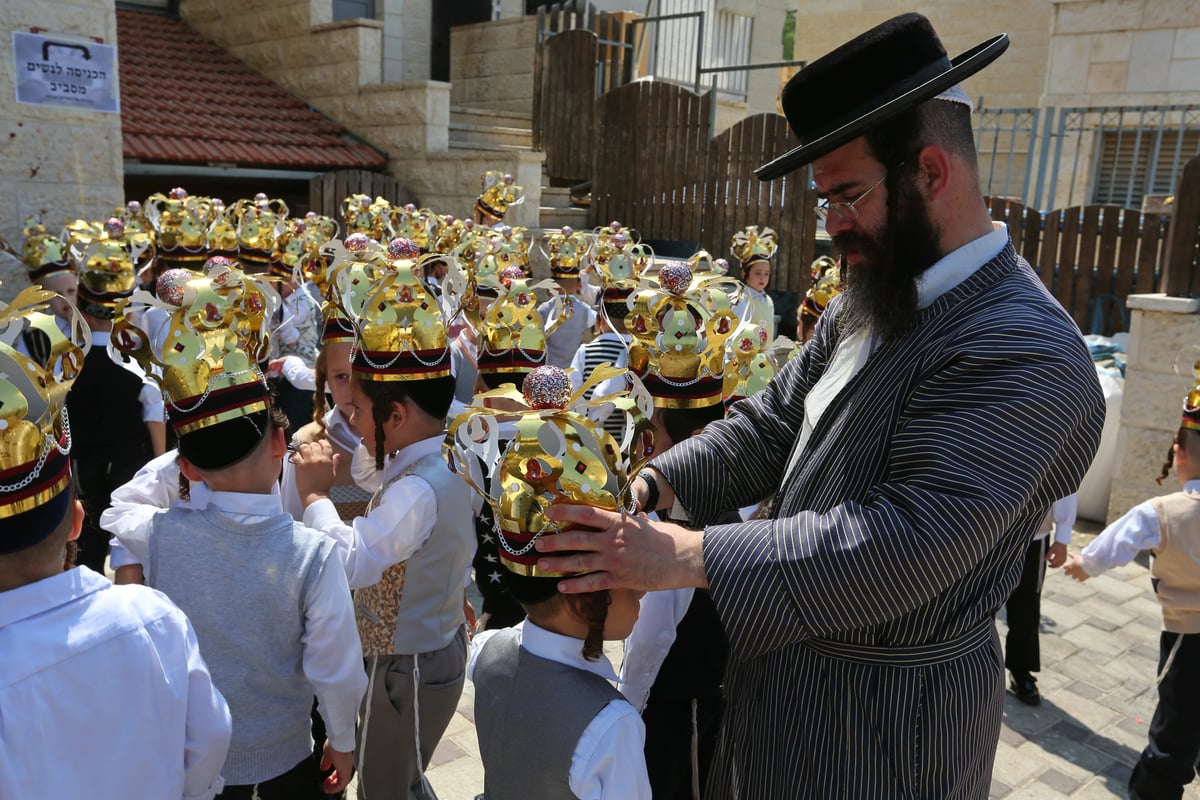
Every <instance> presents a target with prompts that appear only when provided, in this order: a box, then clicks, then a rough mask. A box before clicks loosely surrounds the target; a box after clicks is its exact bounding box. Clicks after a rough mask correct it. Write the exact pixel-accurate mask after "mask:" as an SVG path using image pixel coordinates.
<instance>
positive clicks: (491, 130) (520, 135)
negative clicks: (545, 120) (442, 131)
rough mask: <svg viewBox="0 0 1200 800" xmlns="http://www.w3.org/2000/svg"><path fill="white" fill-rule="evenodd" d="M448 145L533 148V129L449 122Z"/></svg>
mask: <svg viewBox="0 0 1200 800" xmlns="http://www.w3.org/2000/svg"><path fill="white" fill-rule="evenodd" d="M449 137H450V146H451V147H461V146H463V145H483V146H485V147H504V148H511V149H514V150H532V149H533V131H531V130H529V129H528V128H506V127H503V126H500V125H468V124H465V123H454V122H451V123H450V129H449Z"/></svg>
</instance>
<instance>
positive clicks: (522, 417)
mask: <svg viewBox="0 0 1200 800" xmlns="http://www.w3.org/2000/svg"><path fill="white" fill-rule="evenodd" d="M624 373H625V370H622V369H614V368H612V367H610V366H609V365H607V364H602V365H600V366H599V367H597V368H596V369H595V370H594V371H593V372H592V375H591V376H590V377H589V379H588V380H587V382H585V383H584V384H583V386H581V387H579V388H578V389H577V390H575V392H574V393H572V391H571V383H570V378H569V377H568V375H567V373H566V372H565V371H564V370H562V369H560V368H559V367H554V366H543V367H538V368H537V369H535V370H533V371H532V372H530V373H529V374H528V375H527V376H526V377H525V380H524V383H523V385H522V392H521V393H518V392H517V391H516V388H515V387H513V386H508V387H503V388H501V389H497V390H495V391H491V392H486V393H484V394H481V395H479V396H478V397H477V398H476V401H477V402H478V401H480V400H483V399H486V398H492V397H500V398H504V399H507V400H510V401H512V403H513V404H515V405H516V406H517V407H518V408H519V409H520V410H519V411H517V412H512V411H498V410H495V409H490V408H482V407H479V406H474V405H473V406H471V407H470V408H468V409H467V411H466V412H464V413H463V414H460V415H459V416H458V417H456V418H455V419H454V420H453V421H452V422H451V424H450V429H449V431H448V432H447V434H446V441H445V444H444V445H443V451H444V453H445V455H446V459H447V461H448V462H449V463H450V468H451V469H452V470H453V471H454V472H455V473H457V474H458V475H459V476H460V477H461V478H462V479H463V480H465V481H466V482H467V483H468V484H469V485H470V486H471V487H472V488H473V489H474V490H475V491H476V492H478V493H479V495H480V496H481V497H483V499H484V500H485V501H486V502H487V503H488V505H490V506H491V507H492V510H493V511H494V512H495V514H494V517H495V526H496V527H495V532H496V534H497V537H498V539H499V551H500V561H501V563H503V564H504V566H505V568H506V569H508V570H510V571H511V572H514V573H516V574H518V575H524V576H536V577H547V578H553V577H560V573H548V572H544V571H542V570H540V569H539V568H538V567H537V560H538V556H539V553H538V552H537V551H535V550H534V542H535V541H537V539H539V538H540V537H542V536H546V535H553V534H555V533H558V532H560V531H565V530H568V529H569V527H570V526H567V525H562V524H559V523H555V522H553V521H552V520H550V519H549V518H548V517H547V516H546V512H547V511H548V510H549V509H550V507H551V506H553V505H555V504H556V503H574V504H584V505H590V506H594V507H597V508H606V509H610V510H614V511H617V510H620V511H624V510H634V509H635V504H634V502H633V497H632V494H631V492H630V489H629V484H630V483H631V481H632V480H633V476H634V475H636V474H637V471H638V470H639V469H641V467H642V465H643V464H645V463H646V460H647V459H648V458H649V455H650V452H651V445H652V444H653V425H652V424H651V423H650V420H649V417H650V414H651V412H652V410H653V408H652V406H651V404H650V400H649V397H648V396H647V395H646V394H645V390H644V389H642V388H641V387H640V384H636V382H635V388H634V389H633V390H631V391H630V392H628V393H625V392H622V393H620V394H617V395H609V396H605V397H603V398H593V399H592V400H590V401H588V400H584V399H583V398H584V397H585V395H586V394H587V392H588V391H589V390H591V389H593V387H595V386H597V385H599V384H600V383H602V382H603V381H605V380H608V379H609V378H614V377H617V376H619V375H622V374H624ZM601 403H612V404H613V405H615V406H616V408H617V410H618V411H620V412H621V413H623V414H625V416H626V428H625V434H624V436H623V437H622V441H621V442H617V441H616V440H615V439H614V438H613V437H612V435H611V434H609V433H608V432H607V431H605V430H604V427H603V426H602V425H599V424H597V423H596V422H594V421H593V420H591V419H590V418H589V417H588V416H587V410H588V408H589V407H590V406H593V405H599V404H601ZM513 413H516V414H517V415H518V418H517V421H516V423H515V429H516V435H515V437H513V438H512V439H511V440H509V441H507V442H503V441H502V437H501V435H500V425H501V421H502V420H503V419H505V418H507V417H508V416H509V415H511V414H513ZM477 465H478V466H481V467H482V472H483V473H484V474H485V475H486V476H487V477H488V478H489V479H490V480H489V481H488V482H487V485H488V486H489V487H490V490H485V489H484V488H483V486H482V485H480V483H479V482H478V481H477V480H476V479H475V478H474V477H473V476H475V475H477V474H478V473H477V472H476V470H475V469H474V467H476V466H477Z"/></svg>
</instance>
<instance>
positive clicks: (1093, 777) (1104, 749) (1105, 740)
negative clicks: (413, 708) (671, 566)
mask: <svg viewBox="0 0 1200 800" xmlns="http://www.w3.org/2000/svg"><path fill="white" fill-rule="evenodd" d="M1081 527H1082V528H1084V529H1085V530H1086V529H1088V526H1087V524H1086V523H1081ZM1096 527H1097V526H1091V528H1090V531H1091V532H1092V533H1094V532H1095V530H1096ZM1080 538H1081V537H1077V540H1076V542H1075V547H1082V546H1083V544H1085V543H1086V541H1087V540H1088V539H1090V537H1089V536H1087V535H1086V534H1085V535H1084V536H1083V537H1082V539H1083V541H1080V540H1079V539H1080ZM1160 623H1161V617H1160V615H1159V608H1158V604H1157V603H1156V602H1155V600H1154V594H1153V591H1152V590H1151V588H1150V577H1149V573H1148V571H1147V568H1146V566H1145V564H1144V562H1143V563H1137V562H1135V563H1132V564H1129V565H1127V566H1125V567H1122V568H1120V569H1118V570H1114V571H1112V572H1110V573H1108V574H1105V575H1101V576H1098V577H1096V578H1092V579H1091V580H1089V581H1088V582H1087V583H1083V584H1080V583H1076V582H1075V581H1072V580H1070V579H1069V578H1067V577H1066V576H1065V575H1064V574H1062V572H1061V571H1048V573H1047V575H1046V582H1045V585H1044V589H1043V593H1042V636H1041V647H1042V667H1043V668H1042V672H1041V673H1040V675H1039V679H1038V686H1039V688H1040V689H1041V692H1042V698H1043V700H1042V705H1041V706H1039V707H1036V708H1029V707H1028V706H1024V705H1022V704H1021V703H1018V702H1017V701H1016V699H1015V698H1013V697H1012V695H1009V696H1008V698H1007V700H1006V701H1005V708H1004V726H1003V728H1002V729H1001V732H1000V742H999V745H998V747H997V752H996V765H995V770H994V773H993V777H992V791H991V797H993V798H1021V799H1022V800H1023V799H1024V798H1029V799H1030V800H1040V798H1064V797H1072V798H1084V799H1086V800H1099V798H1122V797H1126V796H1127V795H1126V792H1125V783H1126V780H1127V779H1128V777H1129V771H1130V769H1131V768H1132V767H1133V764H1134V763H1135V762H1136V761H1137V757H1138V754H1139V753H1140V752H1141V750H1142V748H1143V747H1144V746H1145V744H1146V730H1147V726H1148V725H1149V721H1150V717H1151V715H1152V714H1153V712H1154V705H1155V702H1156V695H1155V692H1154V688H1153V686H1154V676H1155V670H1156V668H1157V665H1158V633H1159V630H1160ZM997 624H998V626H999V629H1000V633H1001V636H1003V634H1004V631H1005V625H1004V621H1003V618H1001V620H1000V621H999V622H998V623H997ZM614 654H615V653H614ZM614 661H615V663H619V656H618V657H617V659H614ZM473 701H474V687H472V686H471V685H470V683H468V684H467V687H466V690H465V691H464V693H463V699H462V702H461V703H460V704H459V712H458V714H456V715H455V717H454V721H453V722H451V724H450V728H449V730H448V731H447V735H446V737H445V738H444V739H443V741H442V743H441V745H440V746H439V747H438V750H437V752H436V753H435V754H434V757H433V764H432V766H431V768H430V770H429V779H430V782H431V783H432V784H433V786H434V789H435V790H436V791H437V793H438V796H439V797H440V798H441V800H473V799H474V797H475V795H476V794H478V793H479V792H480V791H482V787H483V767H482V765H481V763H480V760H479V745H478V742H477V741H476V738H475V727H474V724H473V721H472V720H473V711H472V704H473ZM1184 797H1185V798H1187V799H1188V800H1200V785H1198V784H1197V783H1193V784H1192V786H1190V787H1188V791H1187V792H1186V793H1185V795H1184Z"/></svg>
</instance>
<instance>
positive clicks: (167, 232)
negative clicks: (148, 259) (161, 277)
mask: <svg viewBox="0 0 1200 800" xmlns="http://www.w3.org/2000/svg"><path fill="white" fill-rule="evenodd" d="M142 208H143V211H144V213H145V215H146V220H147V222H149V223H150V227H151V228H152V229H153V231H154V243H155V246H156V247H157V248H158V254H157V258H156V263H155V271H156V272H162V271H163V270H168V269H176V268H183V269H199V268H200V267H201V266H203V264H204V262H205V260H206V259H207V258H208V255H209V253H208V231H209V228H210V227H211V226H212V224H213V222H214V221H215V219H216V214H215V212H214V211H213V203H212V200H211V199H209V198H207V197H196V196H193V195H189V194H188V193H187V190H185V189H182V188H180V187H176V188H174V189H172V190H171V191H170V192H169V193H168V194H165V195H164V194H161V193H157V194H152V195H150V196H149V197H147V198H146V202H145V203H144V204H143V206H142Z"/></svg>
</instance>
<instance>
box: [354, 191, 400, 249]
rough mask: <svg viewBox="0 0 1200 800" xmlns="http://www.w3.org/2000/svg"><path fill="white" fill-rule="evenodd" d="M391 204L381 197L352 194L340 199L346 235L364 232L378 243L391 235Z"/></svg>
mask: <svg viewBox="0 0 1200 800" xmlns="http://www.w3.org/2000/svg"><path fill="white" fill-rule="evenodd" d="M391 215H392V204H391V203H389V202H388V201H387V200H385V199H383V198H382V197H376V198H375V199H374V200H372V199H371V196H370V195H369V194H352V195H350V196H349V197H347V198H346V199H345V200H343V201H342V223H343V225H344V227H345V229H346V235H347V236H349V235H350V234H352V233H365V234H366V235H367V236H370V237H371V238H372V239H374V240H375V241H377V242H379V243H380V244H382V243H384V242H385V241H387V239H388V237H389V236H390V235H391V224H392V223H391Z"/></svg>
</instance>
